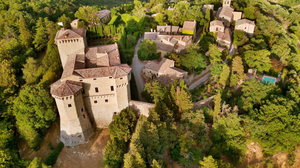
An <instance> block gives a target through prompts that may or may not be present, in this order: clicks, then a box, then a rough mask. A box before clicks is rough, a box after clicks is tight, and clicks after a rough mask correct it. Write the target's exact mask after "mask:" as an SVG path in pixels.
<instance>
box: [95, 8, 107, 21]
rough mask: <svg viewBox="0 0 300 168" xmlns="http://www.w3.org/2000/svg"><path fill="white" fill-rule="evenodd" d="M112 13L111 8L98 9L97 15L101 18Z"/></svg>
mask: <svg viewBox="0 0 300 168" xmlns="http://www.w3.org/2000/svg"><path fill="white" fill-rule="evenodd" d="M109 14H110V10H107V9H104V10H101V11H98V13H97V15H98V16H99V18H100V19H102V18H104V17H105V16H107V15H109Z"/></svg>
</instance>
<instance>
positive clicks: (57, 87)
mask: <svg viewBox="0 0 300 168" xmlns="http://www.w3.org/2000/svg"><path fill="white" fill-rule="evenodd" d="M80 89H82V83H81V82H75V81H70V80H66V81H63V82H62V81H61V80H58V81H56V82H55V83H53V84H52V85H51V90H50V93H51V94H52V95H55V96H59V97H64V96H71V95H74V94H75V93H77V92H78V91H80Z"/></svg>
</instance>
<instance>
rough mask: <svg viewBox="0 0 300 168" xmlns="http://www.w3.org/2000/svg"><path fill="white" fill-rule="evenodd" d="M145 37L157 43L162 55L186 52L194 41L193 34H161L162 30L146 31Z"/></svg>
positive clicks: (158, 50)
mask: <svg viewBox="0 0 300 168" xmlns="http://www.w3.org/2000/svg"><path fill="white" fill-rule="evenodd" d="M144 39H148V40H152V41H154V42H155V43H156V44H157V52H161V56H164V55H165V54H167V53H171V52H174V53H177V54H181V53H184V52H185V50H186V49H187V47H188V45H189V44H191V43H192V41H193V39H192V36H184V35H161V34H160V32H145V33H144Z"/></svg>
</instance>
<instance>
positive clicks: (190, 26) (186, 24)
mask: <svg viewBox="0 0 300 168" xmlns="http://www.w3.org/2000/svg"><path fill="white" fill-rule="evenodd" d="M196 24H197V22H195V21H185V22H184V23H183V27H182V29H183V30H193V31H194V30H195V28H196Z"/></svg>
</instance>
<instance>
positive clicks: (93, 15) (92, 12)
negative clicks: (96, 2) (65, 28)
mask: <svg viewBox="0 0 300 168" xmlns="http://www.w3.org/2000/svg"><path fill="white" fill-rule="evenodd" d="M97 12H98V11H97V8H95V7H92V6H81V7H80V8H79V9H78V10H77V12H76V13H75V17H76V18H78V19H80V20H84V21H86V22H87V23H88V24H90V25H96V24H97V23H100V18H99V17H98V15H97Z"/></svg>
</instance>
